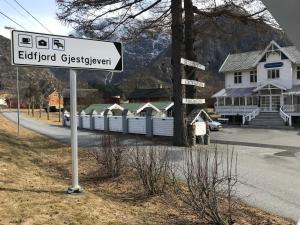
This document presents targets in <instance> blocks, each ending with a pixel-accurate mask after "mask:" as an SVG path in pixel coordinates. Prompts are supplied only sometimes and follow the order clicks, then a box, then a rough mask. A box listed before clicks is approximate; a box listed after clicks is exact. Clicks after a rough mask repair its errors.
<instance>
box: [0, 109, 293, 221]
mask: <svg viewBox="0 0 300 225" xmlns="http://www.w3.org/2000/svg"><path fill="white" fill-rule="evenodd" d="M0 123H1V127H0V224H1V225H2V224H5V225H6V224H23V225H29V224H43V225H44V224H55V225H56V224H74V225H75V224H84V225H85V224H87V225H88V224H91V225H92V224H93V225H94V224H129V225H135V224H141V225H142V224H151V225H155V224H170V225H171V224H172V225H175V224H177V225H179V224H197V222H199V221H197V219H196V217H195V216H194V215H193V213H192V212H190V211H189V210H187V209H185V208H184V207H178V205H173V204H170V200H169V198H167V197H153V198H146V197H145V196H144V194H143V190H142V188H141V186H140V184H139V182H138V181H137V180H136V179H135V177H134V176H133V175H132V173H128V174H127V175H124V176H122V177H120V178H118V179H110V180H107V179H100V178H99V176H98V174H97V173H96V172H95V171H96V169H97V168H96V165H95V162H94V161H91V158H89V157H88V155H87V153H86V152H85V151H84V150H80V153H79V159H80V162H79V163H80V165H79V169H80V183H81V185H82V186H83V188H84V194H80V195H66V194H65V193H64V191H65V190H66V189H67V187H68V186H69V185H70V183H71V181H70V177H71V173H70V168H71V166H70V165H71V158H70V155H71V152H70V149H69V147H67V146H63V145H61V144H59V143H57V142H55V141H52V140H49V139H48V138H45V137H43V136H40V135H38V134H36V133H34V132H31V131H28V130H25V129H23V130H22V132H21V133H22V136H21V137H19V138H17V137H16V134H15V130H16V126H15V125H14V124H12V123H11V122H9V121H7V120H6V119H5V118H4V117H3V116H1V115H0ZM179 209H180V210H179ZM237 221H238V223H237V224H280V225H285V224H286V225H288V224H292V223H291V222H290V221H288V220H285V219H283V218H280V217H277V216H273V215H270V214H268V213H265V212H263V211H261V210H257V209H254V208H251V207H247V206H245V205H240V210H239V212H238V217H237ZM198 224H203V223H198Z"/></svg>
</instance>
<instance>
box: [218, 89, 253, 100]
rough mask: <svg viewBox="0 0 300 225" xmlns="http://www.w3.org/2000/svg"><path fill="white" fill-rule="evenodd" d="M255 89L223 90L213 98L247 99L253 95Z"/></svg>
mask: <svg viewBox="0 0 300 225" xmlns="http://www.w3.org/2000/svg"><path fill="white" fill-rule="evenodd" d="M254 89H255V87H251V88H228V89H222V90H221V91H219V92H217V93H216V94H214V95H213V96H212V98H218V97H247V96H251V95H252V94H253V91H254Z"/></svg>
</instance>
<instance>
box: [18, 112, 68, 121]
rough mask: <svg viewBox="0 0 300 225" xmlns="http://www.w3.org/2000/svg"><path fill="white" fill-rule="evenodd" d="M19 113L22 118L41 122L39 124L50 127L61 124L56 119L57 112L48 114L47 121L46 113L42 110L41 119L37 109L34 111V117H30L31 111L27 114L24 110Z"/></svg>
mask: <svg viewBox="0 0 300 225" xmlns="http://www.w3.org/2000/svg"><path fill="white" fill-rule="evenodd" d="M21 113H22V115H23V116H26V117H28V118H31V119H34V120H37V121H41V122H44V123H48V124H51V125H60V124H61V123H62V122H59V119H58V115H59V113H58V112H50V113H49V120H48V118H47V113H46V111H45V110H44V109H43V110H42V115H41V118H40V111H39V109H35V110H34V116H32V114H31V111H30V113H29V114H28V111H27V110H26V109H21Z"/></svg>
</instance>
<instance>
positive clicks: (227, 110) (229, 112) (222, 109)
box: [215, 105, 258, 116]
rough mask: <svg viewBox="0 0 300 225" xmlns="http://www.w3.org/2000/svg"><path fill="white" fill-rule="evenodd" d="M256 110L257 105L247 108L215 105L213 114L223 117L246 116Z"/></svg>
mask: <svg viewBox="0 0 300 225" xmlns="http://www.w3.org/2000/svg"><path fill="white" fill-rule="evenodd" d="M256 109H258V106H257V105H249V106H245V105H243V106H234V105H230V106H217V105H215V112H216V113H217V114H220V115H224V116H236V115H246V114H249V113H252V112H253V111H255V110H256Z"/></svg>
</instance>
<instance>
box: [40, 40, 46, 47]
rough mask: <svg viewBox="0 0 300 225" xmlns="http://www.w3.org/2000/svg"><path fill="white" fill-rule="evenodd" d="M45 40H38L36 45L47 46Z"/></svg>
mask: <svg viewBox="0 0 300 225" xmlns="http://www.w3.org/2000/svg"><path fill="white" fill-rule="evenodd" d="M47 44H48V43H47V42H46V41H44V40H40V41H39V42H38V45H39V46H47Z"/></svg>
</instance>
